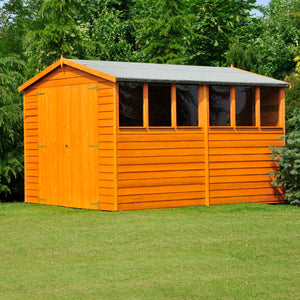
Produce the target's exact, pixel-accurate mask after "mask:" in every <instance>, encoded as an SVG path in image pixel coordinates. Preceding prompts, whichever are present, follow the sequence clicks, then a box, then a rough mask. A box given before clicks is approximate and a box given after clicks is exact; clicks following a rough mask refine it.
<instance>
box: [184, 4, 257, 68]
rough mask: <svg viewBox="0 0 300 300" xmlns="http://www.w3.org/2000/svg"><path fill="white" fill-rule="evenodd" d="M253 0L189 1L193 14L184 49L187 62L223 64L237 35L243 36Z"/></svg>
mask: <svg viewBox="0 0 300 300" xmlns="http://www.w3.org/2000/svg"><path fill="white" fill-rule="evenodd" d="M255 2H256V1H255V0H243V1H237V0H215V1H211V0H198V1H190V3H189V4H190V5H189V13H190V14H192V15H193V16H195V20H194V22H193V23H192V30H193V36H192V38H191V41H190V46H189V48H188V49H187V56H188V62H189V64H193V65H222V64H224V63H225V62H226V52H227V51H228V48H229V45H230V43H231V42H232V40H233V39H234V38H235V37H236V36H240V37H244V35H245V32H246V31H247V26H248V25H249V23H251V17H250V11H251V9H252V8H254V7H255V6H254V3H255Z"/></svg>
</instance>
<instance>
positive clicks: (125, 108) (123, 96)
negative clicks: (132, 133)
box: [119, 82, 143, 126]
mask: <svg viewBox="0 0 300 300" xmlns="http://www.w3.org/2000/svg"><path fill="white" fill-rule="evenodd" d="M119 124H120V126H143V83H132V82H119Z"/></svg>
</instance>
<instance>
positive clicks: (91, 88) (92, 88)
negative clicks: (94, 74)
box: [89, 85, 98, 90]
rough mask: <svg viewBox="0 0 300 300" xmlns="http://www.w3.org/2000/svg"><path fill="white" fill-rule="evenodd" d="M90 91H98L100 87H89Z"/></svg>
mask: <svg viewBox="0 0 300 300" xmlns="http://www.w3.org/2000/svg"><path fill="white" fill-rule="evenodd" d="M89 90H98V85H96V86H92V87H89Z"/></svg>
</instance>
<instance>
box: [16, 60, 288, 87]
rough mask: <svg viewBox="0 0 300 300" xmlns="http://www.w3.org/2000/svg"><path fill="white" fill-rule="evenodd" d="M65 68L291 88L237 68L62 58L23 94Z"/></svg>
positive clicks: (122, 77) (112, 76)
mask: <svg viewBox="0 0 300 300" xmlns="http://www.w3.org/2000/svg"><path fill="white" fill-rule="evenodd" d="M60 65H61V66H62V65H69V66H72V67H74V68H77V69H80V70H82V71H85V72H87V73H91V74H93V75H95V76H99V77H104V78H106V79H108V80H110V81H113V82H116V81H140V82H161V83H164V82H165V83H191V84H217V85H251V86H274V87H289V85H290V84H289V83H287V82H284V81H280V80H276V79H273V78H270V77H266V76H262V75H259V74H255V73H251V72H248V71H244V70H241V69H237V68H233V67H231V68H226V67H204V66H203V67H202V66H187V65H168V64H151V63H135V62H114V61H98V60H75V59H70V60H69V59H65V58H63V57H62V58H61V59H60V60H58V61H57V62H55V63H54V64H53V65H51V66H50V67H48V68H47V69H45V70H44V71H42V72H41V73H39V74H38V75H36V76H35V77H33V78H32V79H30V80H29V81H27V82H26V83H24V84H23V85H22V86H20V87H19V91H22V90H24V89H26V88H27V87H28V86H30V85H31V84H33V83H34V82H35V81H37V80H39V79H41V78H42V77H43V76H45V75H47V73H49V72H51V71H52V70H54V69H56V68H57V67H59V66H60Z"/></svg>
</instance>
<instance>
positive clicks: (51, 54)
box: [26, 0, 93, 74]
mask: <svg viewBox="0 0 300 300" xmlns="http://www.w3.org/2000/svg"><path fill="white" fill-rule="evenodd" d="M80 5H81V4H80V1H79V0H75V1H74V0H56V1H53V0H45V1H43V2H42V5H41V8H40V10H39V11H38V13H37V15H36V17H35V19H34V22H33V28H32V30H31V31H29V33H28V35H27V39H26V55H27V57H28V59H29V64H30V65H31V66H32V69H33V73H34V74H35V73H37V72H39V71H40V70H41V69H43V68H45V67H46V66H49V65H50V64H52V63H53V62H54V61H56V60H57V59H58V58H59V57H60V56H61V55H63V56H66V57H68V58H84V57H85V56H88V54H89V51H90V50H91V48H92V46H93V45H92V44H91V43H89V41H90V39H89V37H88V35H87V31H88V29H87V28H86V26H85V25H86V24H82V23H81V20H80V19H77V20H76V16H77V15H78V10H79V7H80ZM37 25H38V26H37Z"/></svg>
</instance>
